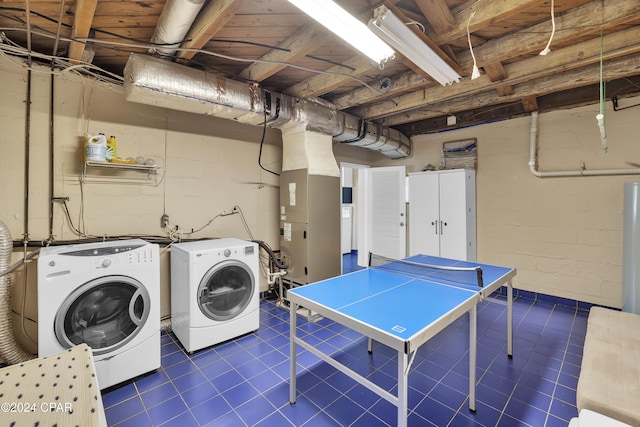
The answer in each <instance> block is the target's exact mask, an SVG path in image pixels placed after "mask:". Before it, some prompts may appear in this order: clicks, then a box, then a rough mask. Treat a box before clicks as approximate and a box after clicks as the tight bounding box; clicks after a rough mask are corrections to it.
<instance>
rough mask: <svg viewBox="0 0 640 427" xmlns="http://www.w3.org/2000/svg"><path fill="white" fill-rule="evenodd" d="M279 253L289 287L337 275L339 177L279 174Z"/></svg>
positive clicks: (298, 172)
mask: <svg viewBox="0 0 640 427" xmlns="http://www.w3.org/2000/svg"><path fill="white" fill-rule="evenodd" d="M280 252H281V256H282V259H283V261H284V262H285V263H286V264H287V265H288V267H289V268H288V273H287V275H286V276H284V282H285V283H286V284H287V285H289V286H291V287H293V286H299V285H306V284H308V283H313V282H317V281H318V280H323V279H327V278H329V277H334V276H338V275H340V273H341V264H342V255H341V253H340V177H337V176H325V175H311V174H309V170H308V169H297V170H289V171H283V172H282V173H281V174H280Z"/></svg>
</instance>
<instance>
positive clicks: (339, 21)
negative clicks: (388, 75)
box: [289, 0, 394, 65]
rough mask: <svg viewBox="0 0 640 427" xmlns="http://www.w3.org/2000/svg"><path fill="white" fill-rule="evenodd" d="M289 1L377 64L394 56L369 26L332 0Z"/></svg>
mask: <svg viewBox="0 0 640 427" xmlns="http://www.w3.org/2000/svg"><path fill="white" fill-rule="evenodd" d="M289 3H291V4H293V5H294V6H296V7H297V8H298V9H300V10H301V11H303V12H304V13H306V14H307V15H309V16H310V17H312V18H313V19H315V20H316V21H318V22H319V23H320V24H322V25H324V26H325V27H326V28H327V29H328V30H329V31H331V32H332V33H334V34H335V35H337V36H338V37H340V38H341V39H342V40H344V41H345V42H347V43H349V44H350V45H351V46H353V47H355V48H356V49H358V50H359V51H360V52H362V53H363V54H365V55H367V56H368V57H369V58H371V59H372V60H373V61H375V62H376V63H377V64H379V65H381V64H382V63H383V62H385V61H387V60H389V59H391V58H393V55H394V51H393V49H391V48H390V47H389V46H388V45H387V44H386V43H385V42H383V41H382V40H380V38H379V37H378V36H376V35H375V34H374V33H373V32H372V31H371V30H370V29H369V28H367V26H366V25H365V24H364V23H362V22H360V21H358V20H357V19H356V18H354V17H353V16H352V15H351V14H349V13H348V12H347V11H346V10H344V9H343V8H341V7H340V6H338V5H337V4H336V3H335V2H333V1H331V0H289Z"/></svg>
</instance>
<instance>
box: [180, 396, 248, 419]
mask: <svg viewBox="0 0 640 427" xmlns="http://www.w3.org/2000/svg"><path fill="white" fill-rule="evenodd" d="M189 409H190V410H191V413H192V414H193V416H194V417H195V419H196V420H197V421H198V423H199V424H200V425H201V426H204V425H207V424H209V423H211V422H212V421H214V420H218V419H219V418H221V417H222V416H224V415H225V414H227V413H228V412H230V411H231V407H230V406H229V404H228V403H227V402H226V401H225V400H224V398H223V397H222V396H221V395H217V396H215V397H213V398H211V399H208V400H205V401H204V402H202V403H201V404H199V405H197V406H194V407H190V408H189ZM236 425H242V424H241V423H238V424H236Z"/></svg>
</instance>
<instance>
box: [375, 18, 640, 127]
mask: <svg viewBox="0 0 640 427" xmlns="http://www.w3.org/2000/svg"><path fill="white" fill-rule="evenodd" d="M638 39H640V27H638V26H636V27H632V28H629V29H627V30H624V31H619V32H617V33H613V34H610V35H607V36H605V39H604V43H603V44H604V46H606V49H607V50H606V51H605V52H604V53H603V58H604V59H605V60H606V59H612V58H618V57H621V56H624V55H631V54H635V53H638V52H640V44H638V43H636V42H635V41H634V40H638ZM587 52H591V55H589V56H585V55H586V53H587ZM556 53H557V54H556V55H547V56H546V57H545V60H543V61H540V58H541V57H539V56H537V57H534V58H529V59H525V60H522V61H520V62H516V63H513V64H508V65H505V69H506V71H507V75H508V76H509V77H508V79H507V80H506V81H505V82H504V83H508V84H512V85H515V84H517V83H522V82H525V81H528V80H533V79H534V78H540V77H543V76H548V75H552V74H558V73H563V72H566V71H568V70H573V69H576V68H580V67H584V66H587V65H590V64H597V63H598V62H599V61H600V38H599V37H598V38H596V39H592V40H588V41H585V42H582V43H578V44H575V45H573V46H569V47H566V48H563V49H559V50H557V51H556ZM494 86H497V85H492V84H491V82H490V81H489V78H488V77H487V76H486V75H484V76H480V78H478V79H476V80H468V79H467V80H463V81H461V82H459V83H456V84H455V85H451V86H447V87H446V88H442V87H440V88H438V87H433V88H429V92H428V93H426V92H425V93H423V92H422V91H414V92H410V93H407V94H405V95H401V96H398V97H394V98H391V99H390V100H389V101H383V102H380V103H378V104H373V105H370V106H368V107H366V108H365V113H364V116H365V117H366V118H367V119H374V118H377V117H382V116H389V115H392V114H396V113H400V112H402V111H407V110H408V109H413V108H420V107H422V106H424V105H425V104H431V103H438V102H441V101H446V100H447V99H450V98H455V97H459V96H467V97H468V96H472V95H476V94H479V93H481V92H483V91H490V90H492V89H495V87H494ZM501 102H502V101H501Z"/></svg>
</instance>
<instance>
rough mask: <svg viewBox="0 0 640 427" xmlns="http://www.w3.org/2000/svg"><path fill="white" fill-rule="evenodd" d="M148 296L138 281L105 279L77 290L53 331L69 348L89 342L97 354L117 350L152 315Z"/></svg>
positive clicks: (112, 277)
mask: <svg viewBox="0 0 640 427" xmlns="http://www.w3.org/2000/svg"><path fill="white" fill-rule="evenodd" d="M150 308H151V306H150V299H149V293H148V292H147V290H146V288H145V287H144V286H143V285H142V284H141V283H140V282H138V281H137V280H135V279H132V278H130V277H126V276H103V277H99V278H97V279H94V280H92V281H89V282H87V283H85V284H83V285H82V286H80V287H78V288H77V289H76V290H75V291H74V292H73V293H72V294H71V295H69V297H68V298H67V299H66V300H65V302H64V304H62V306H61V307H60V309H59V310H58V313H57V315H56V319H55V323H54V329H55V333H56V337H57V339H58V341H59V342H60V344H61V345H63V346H64V347H66V348H69V347H72V346H74V345H77V344H80V343H87V344H88V345H89V346H90V347H91V348H92V349H93V353H94V354H105V353H109V352H111V351H114V350H116V349H118V348H120V347H122V346H124V345H125V344H127V343H128V342H129V341H131V340H132V339H133V338H134V337H135V336H136V335H137V334H138V332H140V329H141V328H142V327H143V326H144V323H145V322H146V320H147V317H148V316H149V310H150Z"/></svg>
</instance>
